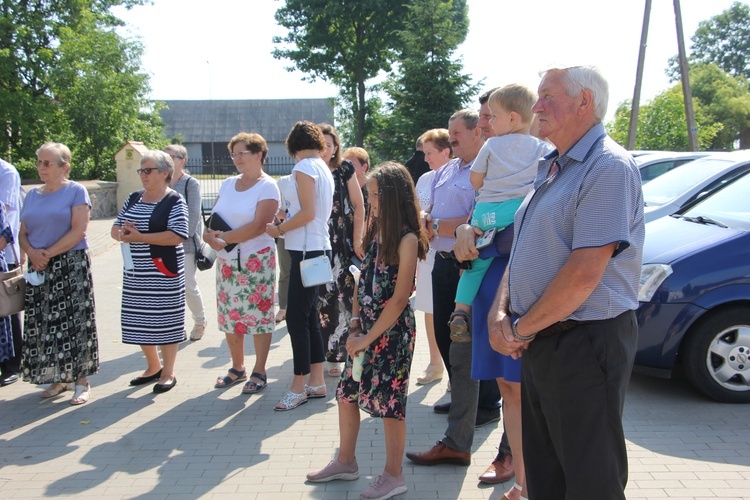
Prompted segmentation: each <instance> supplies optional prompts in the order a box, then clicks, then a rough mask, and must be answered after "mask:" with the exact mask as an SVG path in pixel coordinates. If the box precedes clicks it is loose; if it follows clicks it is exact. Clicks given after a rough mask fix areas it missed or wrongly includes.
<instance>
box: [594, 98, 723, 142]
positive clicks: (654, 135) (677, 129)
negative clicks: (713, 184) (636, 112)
mask: <svg viewBox="0 0 750 500" xmlns="http://www.w3.org/2000/svg"><path fill="white" fill-rule="evenodd" d="M630 106H631V103H630V102H629V101H625V102H623V103H622V104H620V105H619V106H618V108H617V110H616V111H615V117H614V119H613V120H612V122H611V123H609V124H608V126H607V127H608V129H609V133H610V135H611V136H612V138H613V139H614V140H615V141H617V142H619V143H620V144H625V142H626V141H627V137H628V123H629V120H630ZM693 107H694V108H695V120H696V123H697V124H698V148H699V149H702V150H705V149H708V148H709V147H710V146H711V144H712V142H713V140H714V138H715V137H716V135H717V134H718V133H719V132H720V131H721V130H722V128H723V127H724V125H723V124H721V123H714V122H712V121H711V119H710V117H709V116H707V114H706V113H705V111H704V108H703V106H702V105H701V104H700V102H698V100H697V99H693ZM635 149H648V150H667V151H687V149H688V135H687V130H686V129H685V107H684V101H683V98H682V87H681V86H680V85H675V86H673V87H672V88H670V89H668V90H665V91H664V92H662V93H661V94H659V95H657V96H656V97H654V99H653V100H652V101H650V102H648V103H647V104H646V105H645V106H641V113H640V120H639V122H638V129H637V134H636V140H635Z"/></svg>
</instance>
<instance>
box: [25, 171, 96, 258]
mask: <svg viewBox="0 0 750 500" xmlns="http://www.w3.org/2000/svg"><path fill="white" fill-rule="evenodd" d="M79 205H88V206H89V208H91V199H90V198H89V193H88V191H86V188H85V187H83V186H82V185H80V184H78V183H77V182H73V181H68V182H67V183H66V184H64V185H63V186H62V187H61V188H60V189H58V190H57V191H55V192H54V193H46V194H43V193H40V192H39V189H32V190H31V191H29V193H28V194H27V195H26V200H25V201H24V204H23V209H21V221H22V222H23V224H24V226H25V227H26V231H28V235H29V243H30V244H31V246H32V247H34V248H49V247H51V246H52V245H54V244H55V243H57V242H58V241H59V240H60V238H62V237H63V236H65V235H66V234H68V232H70V230H71V229H72V228H73V224H72V217H73V207H77V206H79ZM88 247H89V244H88V241H87V240H86V236H84V237H83V239H82V240H81V241H79V242H78V243H76V245H75V246H74V247H73V248H71V250H82V249H84V248H88Z"/></svg>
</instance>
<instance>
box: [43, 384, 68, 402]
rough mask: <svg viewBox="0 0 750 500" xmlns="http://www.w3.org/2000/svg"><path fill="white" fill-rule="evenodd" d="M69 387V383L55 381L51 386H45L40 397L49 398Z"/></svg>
mask: <svg viewBox="0 0 750 500" xmlns="http://www.w3.org/2000/svg"><path fill="white" fill-rule="evenodd" d="M69 388H70V384H65V383H63V382H55V383H54V384H52V385H51V386H49V387H47V389H46V390H45V391H44V392H43V393H42V398H44V399H49V398H54V397H55V396H59V395H60V394H62V393H63V392H65V391H67V390H68V389H69Z"/></svg>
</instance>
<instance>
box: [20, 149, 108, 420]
mask: <svg viewBox="0 0 750 500" xmlns="http://www.w3.org/2000/svg"><path fill="white" fill-rule="evenodd" d="M36 156H37V162H36V165H37V169H38V172H39V178H40V179H41V180H42V182H43V183H44V184H43V185H42V186H41V187H38V188H36V189H32V190H30V191H29V193H28V194H27V195H26V201H25V202H24V205H23V209H22V210H21V231H20V234H19V242H20V244H21V249H22V250H23V251H24V252H26V254H27V255H28V257H29V271H30V272H31V273H36V274H35V278H34V279H30V280H29V285H28V286H27V287H26V307H25V311H24V327H23V332H24V336H25V339H24V345H23V379H24V380H25V381H26V382H31V383H32V384H52V385H50V386H49V387H48V388H47V390H45V391H44V392H43V393H42V397H43V398H52V397H55V396H57V395H59V394H60V393H62V392H64V391H66V390H67V389H68V388H69V387H70V386H71V385H75V392H74V394H73V398H72V399H71V400H70V404H73V405H80V404H83V403H85V402H87V401H88V400H89V396H90V392H91V386H90V384H89V379H88V377H89V375H93V374H95V373H96V372H98V371H99V344H98V340H97V333H96V322H95V321H94V288H93V282H92V280H91V259H90V257H89V254H88V252H87V251H86V250H87V249H88V242H87V241H86V228H87V227H88V224H89V215H90V212H91V200H90V199H89V195H88V192H87V191H86V188H84V187H83V186H82V185H80V184H78V183H77V182H73V181H71V180H68V173H69V172H70V160H71V156H70V150H69V149H68V148H67V146H65V145H64V144H60V143H55V142H48V143H46V144H44V145H42V147H40V148H39V149H38V150H37V152H36Z"/></svg>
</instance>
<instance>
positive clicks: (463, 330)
mask: <svg viewBox="0 0 750 500" xmlns="http://www.w3.org/2000/svg"><path fill="white" fill-rule="evenodd" d="M448 326H449V327H450V330H451V334H450V337H451V340H458V341H466V340H467V339H468V340H471V325H470V323H469V315H468V314H467V313H466V312H464V311H455V312H453V313H452V314H451V318H450V321H449V322H448Z"/></svg>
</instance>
